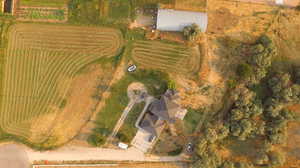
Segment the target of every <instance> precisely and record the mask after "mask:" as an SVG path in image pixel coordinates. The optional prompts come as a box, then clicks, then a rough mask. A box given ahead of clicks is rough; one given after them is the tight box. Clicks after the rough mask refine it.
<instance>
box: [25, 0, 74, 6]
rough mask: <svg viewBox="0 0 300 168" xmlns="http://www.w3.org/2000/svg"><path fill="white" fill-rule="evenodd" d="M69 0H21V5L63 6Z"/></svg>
mask: <svg viewBox="0 0 300 168" xmlns="http://www.w3.org/2000/svg"><path fill="white" fill-rule="evenodd" d="M68 2H69V0H21V1H20V5H21V6H39V7H64V6H67V5H68Z"/></svg>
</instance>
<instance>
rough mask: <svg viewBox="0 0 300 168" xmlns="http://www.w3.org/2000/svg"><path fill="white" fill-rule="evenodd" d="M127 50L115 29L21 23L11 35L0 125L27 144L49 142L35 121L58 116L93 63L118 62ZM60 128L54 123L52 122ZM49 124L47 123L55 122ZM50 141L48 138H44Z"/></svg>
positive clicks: (9, 36) (7, 52) (45, 133)
mask: <svg viewBox="0 0 300 168" xmlns="http://www.w3.org/2000/svg"><path fill="white" fill-rule="evenodd" d="M121 46H122V37H121V33H120V32H119V31H117V30H115V29H109V28H94V27H74V26H66V25H46V24H16V25H14V26H12V27H11V28H10V30H9V32H8V44H7V48H6V50H5V61H6V62H5V67H4V79H3V81H4V83H3V91H2V102H1V107H0V110H1V111H0V126H1V128H2V129H3V130H4V131H5V132H8V133H10V134H13V135H18V136H21V137H23V138H26V139H28V140H32V139H31V137H33V136H34V137H36V136H37V135H39V136H42V137H45V135H47V133H49V129H51V124H49V127H48V128H47V130H43V131H40V129H39V128H38V127H39V126H37V127H36V131H34V128H32V124H34V123H32V121H34V120H35V119H36V118H38V117H41V116H45V115H46V116H47V115H50V114H59V112H60V111H61V110H62V109H61V108H62V104H65V100H64V99H65V98H66V93H67V92H68V89H69V86H70V84H71V83H72V79H73V78H74V77H75V76H76V73H77V72H78V71H79V70H80V69H82V68H83V67H85V66H86V65H88V64H89V63H91V62H93V61H95V60H98V59H101V58H106V57H107V58H108V57H113V56H115V55H117V54H118V52H119V51H120V48H121ZM51 121H52V123H55V119H54V120H51ZM51 121H47V122H51ZM45 138H46V137H45Z"/></svg>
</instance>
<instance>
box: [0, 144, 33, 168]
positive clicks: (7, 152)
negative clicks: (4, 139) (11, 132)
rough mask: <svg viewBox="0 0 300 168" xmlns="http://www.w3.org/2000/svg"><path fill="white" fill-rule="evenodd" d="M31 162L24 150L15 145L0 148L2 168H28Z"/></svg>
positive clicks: (0, 164)
mask: <svg viewBox="0 0 300 168" xmlns="http://www.w3.org/2000/svg"><path fill="white" fill-rule="evenodd" d="M29 165H30V164H29V160H28V157H27V154H26V152H25V151H24V150H22V149H21V148H19V147H18V146H16V145H13V144H6V145H3V146H1V148H0V166H1V168H27V167H29Z"/></svg>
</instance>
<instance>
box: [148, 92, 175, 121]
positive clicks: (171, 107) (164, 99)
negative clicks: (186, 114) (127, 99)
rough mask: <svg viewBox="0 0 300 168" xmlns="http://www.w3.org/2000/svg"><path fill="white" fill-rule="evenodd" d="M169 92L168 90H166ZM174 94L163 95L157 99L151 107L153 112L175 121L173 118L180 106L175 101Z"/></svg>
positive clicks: (150, 109) (164, 118)
mask: <svg viewBox="0 0 300 168" xmlns="http://www.w3.org/2000/svg"><path fill="white" fill-rule="evenodd" d="M166 93H168V92H166ZM172 98H173V96H172V95H170V94H165V95H162V96H161V98H160V99H159V100H155V101H154V102H153V103H152V104H151V105H150V107H149V111H151V113H153V114H155V115H157V116H159V117H160V118H162V119H163V120H166V121H168V122H173V118H174V116H175V114H176V112H177V111H178V110H179V108H180V106H179V105H178V104H176V103H174V102H173V99H172Z"/></svg>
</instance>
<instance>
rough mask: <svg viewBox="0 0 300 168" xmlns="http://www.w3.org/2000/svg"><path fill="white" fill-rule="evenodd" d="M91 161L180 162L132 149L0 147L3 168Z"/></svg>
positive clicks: (177, 157) (174, 158)
mask: <svg viewBox="0 0 300 168" xmlns="http://www.w3.org/2000/svg"><path fill="white" fill-rule="evenodd" d="M41 160H48V161H83V160H85V161H87V160H89V161H92V160H110V161H149V162H156V161H168V162H173V161H182V160H183V158H182V157H180V156H175V157H168V156H166V157H159V156H149V155H144V153H143V152H141V151H139V150H138V149H136V148H134V147H132V148H129V149H127V150H116V149H105V148H87V147H75V146H65V147H63V148H60V149H57V150H54V151H44V152H39V151H33V150H32V149H29V148H27V147H25V146H24V145H16V144H6V145H2V146H0V165H1V167H2V166H3V165H5V168H26V167H28V166H29V164H30V163H33V162H34V161H41Z"/></svg>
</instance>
